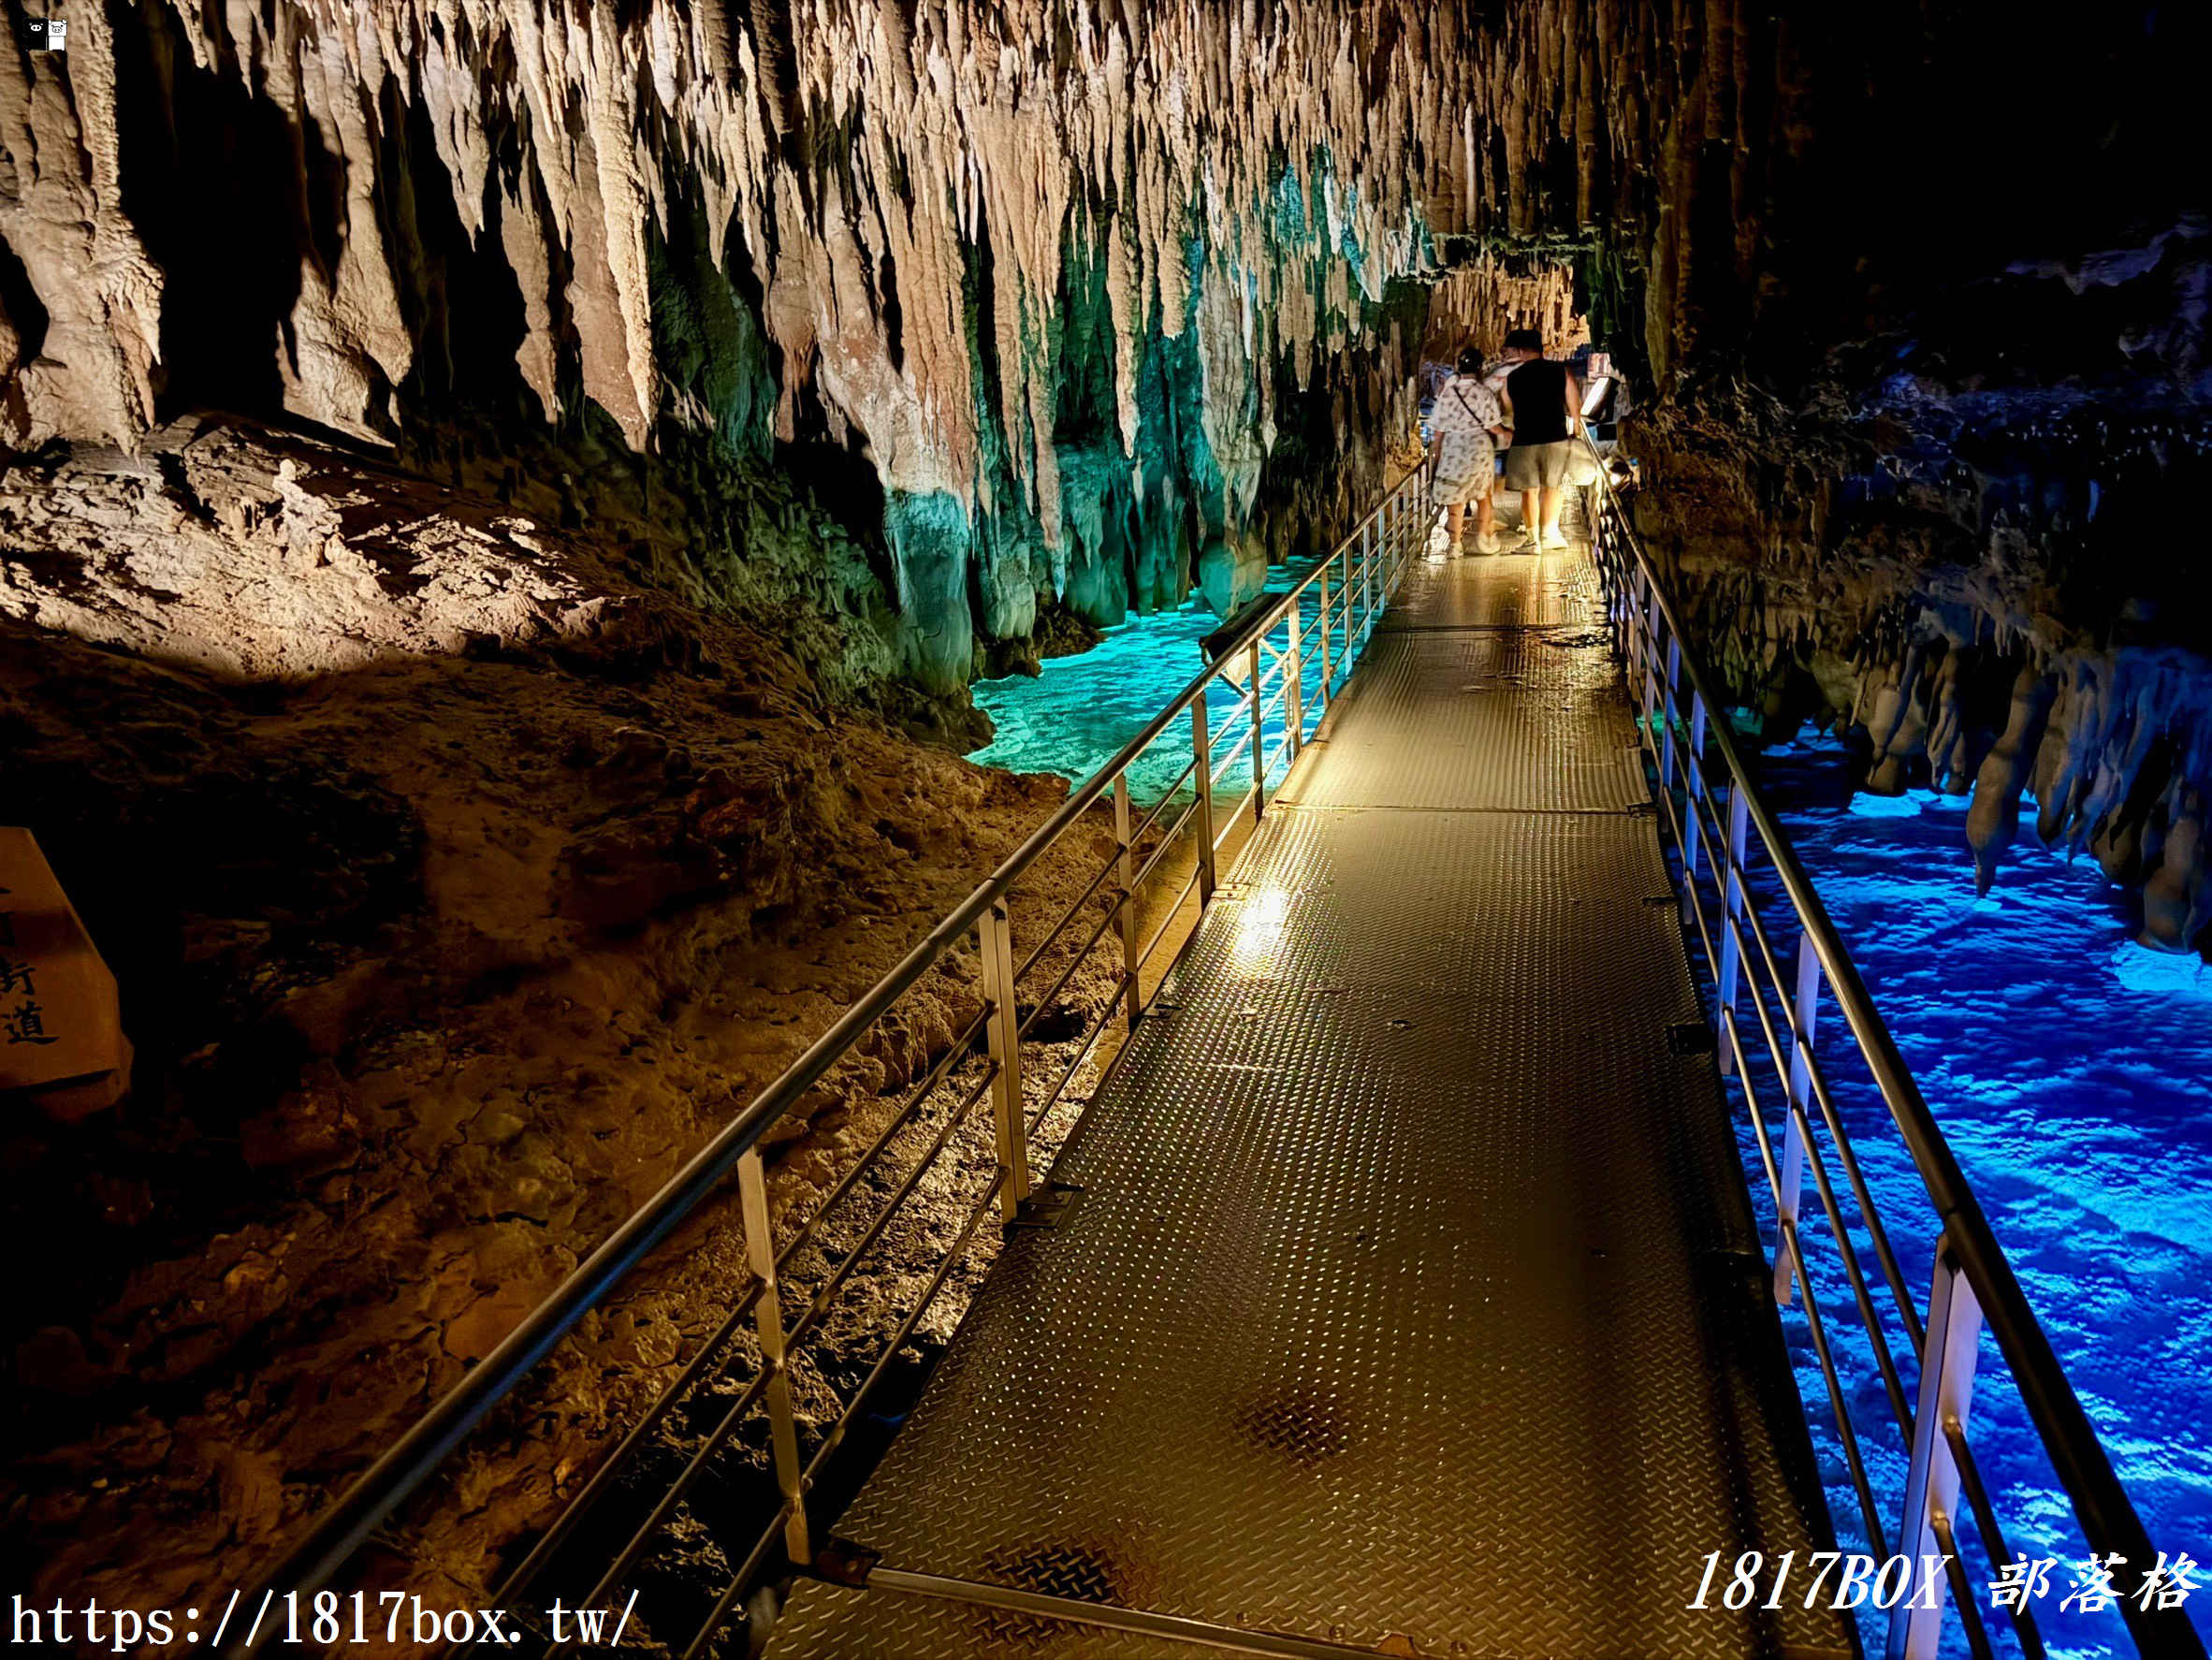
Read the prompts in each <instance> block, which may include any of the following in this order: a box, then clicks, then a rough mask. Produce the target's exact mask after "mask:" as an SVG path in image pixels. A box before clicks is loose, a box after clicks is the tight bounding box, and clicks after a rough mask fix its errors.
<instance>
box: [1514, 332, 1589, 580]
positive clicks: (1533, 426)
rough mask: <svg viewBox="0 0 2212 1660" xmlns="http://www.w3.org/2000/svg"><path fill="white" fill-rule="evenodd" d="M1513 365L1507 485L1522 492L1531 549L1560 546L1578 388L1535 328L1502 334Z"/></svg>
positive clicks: (1579, 396) (1579, 400)
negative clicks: (1551, 356) (1547, 353)
mask: <svg viewBox="0 0 2212 1660" xmlns="http://www.w3.org/2000/svg"><path fill="white" fill-rule="evenodd" d="M1506 357H1507V358H1508V359H1510V360H1511V362H1512V364H1513V368H1512V371H1510V372H1509V373H1508V374H1507V375H1506V411H1507V415H1508V418H1509V419H1510V420H1511V422H1512V425H1513V443H1512V447H1510V448H1509V449H1507V450H1506V488H1507V489H1509V490H1519V491H1520V492H1521V531H1522V532H1523V533H1524V534H1525V535H1526V536H1527V537H1528V541H1529V548H1530V550H1531V551H1532V552H1533V551H1535V549H1538V548H1544V547H1564V546H1566V537H1565V535H1564V533H1563V532H1562V531H1561V530H1560V528H1559V509H1560V502H1561V501H1562V499H1563V497H1564V493H1565V486H1566V483H1567V473H1568V471H1569V468H1570V465H1571V461H1572V458H1573V454H1574V444H1573V436H1572V435H1573V431H1574V428H1573V426H1572V424H1571V423H1572V422H1573V421H1574V420H1575V419H1576V418H1577V417H1578V416H1579V415H1580V413H1581V408H1582V386H1581V383H1580V382H1579V381H1578V380H1576V378H1575V376H1574V374H1573V372H1572V371H1569V370H1568V368H1567V366H1566V365H1565V364H1564V363H1553V362H1550V361H1549V360H1548V359H1547V358H1546V357H1545V356H1544V337H1543V336H1542V335H1540V334H1538V333H1537V332H1536V331H1535V329H1533V328H1516V329H1515V330H1514V331H1513V332H1512V333H1510V334H1508V335H1507V336H1506Z"/></svg>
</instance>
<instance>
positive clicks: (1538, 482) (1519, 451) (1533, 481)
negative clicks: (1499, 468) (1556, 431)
mask: <svg viewBox="0 0 2212 1660" xmlns="http://www.w3.org/2000/svg"><path fill="white" fill-rule="evenodd" d="M1574 451H1575V441H1574V440H1573V439H1571V438H1563V439H1561V440H1560V441H1559V442H1558V443H1557V444H1515V445H1514V446H1513V447H1512V448H1511V449H1509V450H1507V451H1506V488H1507V489H1509V490H1548V489H1556V488H1559V487H1560V486H1561V485H1564V484H1565V483H1566V481H1567V468H1568V465H1569V463H1570V462H1571V460H1572V459H1573V457H1574Z"/></svg>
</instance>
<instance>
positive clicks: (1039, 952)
mask: <svg viewBox="0 0 2212 1660" xmlns="http://www.w3.org/2000/svg"><path fill="white" fill-rule="evenodd" d="M1120 863H1121V849H1119V848H1118V847H1117V848H1115V849H1114V850H1113V852H1112V853H1111V854H1109V855H1108V856H1107V859H1106V863H1105V864H1104V865H1103V866H1100V868H1099V874H1098V875H1096V876H1094V877H1092V878H1091V883H1090V886H1088V887H1087V888H1085V889H1084V890H1083V892H1082V893H1080V894H1078V895H1076V896H1075V902H1074V903H1073V904H1071V905H1070V906H1069V907H1068V909H1067V910H1063V911H1061V912H1060V916H1059V920H1058V921H1057V922H1055V923H1054V924H1053V925H1052V926H1051V927H1050V928H1048V929H1046V930H1045V933H1044V937H1043V938H1042V939H1040V940H1038V942H1037V943H1036V944H1035V945H1034V946H1032V947H1031V948H1030V950H1029V954H1028V955H1027V956H1026V957H1024V958H1023V959H1022V966H1021V967H1020V968H1016V969H1015V970H1014V971H1013V978H1014V983H1015V984H1016V985H1019V984H1020V983H1022V982H1023V981H1025V980H1026V979H1028V977H1029V970H1030V969H1032V968H1035V967H1037V964H1038V961H1039V959H1041V957H1042V956H1043V955H1044V954H1045V953H1046V952H1048V951H1050V950H1052V948H1053V944H1054V942H1055V940H1057V939H1059V937H1060V935H1061V933H1062V932H1063V931H1064V930H1065V929H1066V928H1067V926H1068V925H1069V924H1070V923H1071V922H1073V921H1074V920H1075V914H1076V912H1077V911H1079V910H1082V909H1083V908H1084V906H1085V905H1088V904H1089V903H1090V902H1091V901H1092V900H1093V899H1095V898H1097V897H1098V896H1099V889H1100V888H1102V887H1104V886H1105V885H1106V881H1107V879H1108V878H1109V877H1111V876H1112V875H1113V871H1114V867H1115V866H1118V865H1119V864H1120Z"/></svg>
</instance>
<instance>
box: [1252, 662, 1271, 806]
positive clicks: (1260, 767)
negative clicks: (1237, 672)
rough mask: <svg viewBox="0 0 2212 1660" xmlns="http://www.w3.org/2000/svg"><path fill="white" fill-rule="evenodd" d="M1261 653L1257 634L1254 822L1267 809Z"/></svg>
mask: <svg viewBox="0 0 2212 1660" xmlns="http://www.w3.org/2000/svg"><path fill="white" fill-rule="evenodd" d="M1260 664H1261V655H1260V650H1259V635H1258V634H1255V635H1253V636H1252V819H1253V822H1254V823H1258V822H1259V815H1260V814H1261V813H1262V812H1264V811H1266V809H1267V735H1266V733H1265V732H1264V731H1263V730H1262V726H1263V722H1262V721H1261V720H1260V715H1259V703H1260V696H1259V694H1260V690H1261V688H1260V684H1259V673H1260Z"/></svg>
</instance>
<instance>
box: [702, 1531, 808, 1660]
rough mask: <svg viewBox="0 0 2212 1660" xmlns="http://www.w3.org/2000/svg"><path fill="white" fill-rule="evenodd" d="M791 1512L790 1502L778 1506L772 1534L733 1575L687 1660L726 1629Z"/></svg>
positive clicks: (708, 1614) (757, 1544)
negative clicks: (723, 1626) (717, 1633)
mask: <svg viewBox="0 0 2212 1660" xmlns="http://www.w3.org/2000/svg"><path fill="white" fill-rule="evenodd" d="M791 1513H792V1503H791V1501H790V1500H789V1499H786V1500H785V1501H784V1502H783V1503H782V1504H781V1505H779V1506H778V1507H777V1509H776V1519H775V1520H774V1521H773V1522H769V1524H768V1531H767V1532H766V1533H764V1534H763V1535H762V1536H760V1538H759V1539H758V1540H756V1541H755V1542H754V1544H753V1548H752V1550H751V1551H750V1552H749V1554H748V1555H747V1556H746V1558H745V1560H744V1562H743V1563H741V1564H739V1565H738V1568H737V1571H736V1572H735V1573H734V1574H732V1575H731V1576H730V1582H729V1584H728V1585H726V1586H724V1587H723V1589H722V1594H720V1596H718V1597H716V1598H715V1599H714V1607H713V1608H711V1609H708V1610H707V1611H706V1624H703V1625H701V1626H700V1627H699V1629H698V1630H697V1631H696V1632H695V1633H693V1634H692V1637H691V1641H690V1642H689V1643H688V1644H686V1645H685V1648H684V1653H683V1660H699V1656H700V1655H701V1654H702V1653H705V1652H706V1645H707V1644H708V1643H710V1642H712V1641H713V1640H714V1634H715V1633H716V1632H718V1631H720V1629H721V1628H722V1622H723V1621H724V1620H727V1619H728V1618H729V1617H730V1609H732V1608H733V1607H735V1605H736V1602H737V1599H738V1597H740V1596H741V1595H743V1594H745V1588H746V1586H748V1585H749V1584H750V1583H751V1582H752V1577H753V1575H755V1574H757V1573H759V1572H760V1571H761V1567H762V1565H763V1564H764V1563H765V1562H766V1561H767V1560H768V1555H769V1552H770V1551H773V1550H775V1548H776V1541H777V1539H778V1538H779V1537H780V1536H782V1533H783V1524H784V1523H785V1522H789V1521H790V1520H791Z"/></svg>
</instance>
